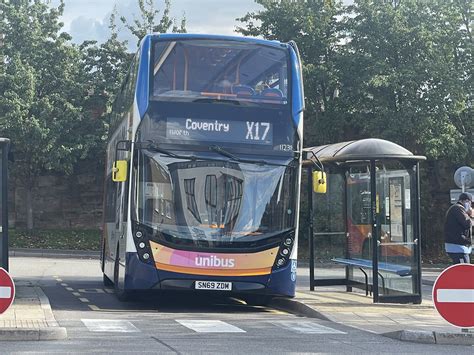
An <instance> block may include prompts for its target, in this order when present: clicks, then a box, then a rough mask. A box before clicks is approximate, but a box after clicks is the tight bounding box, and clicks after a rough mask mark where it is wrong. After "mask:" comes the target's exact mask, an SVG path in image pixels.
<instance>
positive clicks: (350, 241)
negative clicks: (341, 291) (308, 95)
mask: <svg viewBox="0 0 474 355" xmlns="http://www.w3.org/2000/svg"><path fill="white" fill-rule="evenodd" d="M304 154H305V155H304V163H303V166H304V167H305V168H306V171H307V176H308V182H309V183H308V213H309V216H310V217H311V218H310V223H309V228H308V229H309V245H310V255H309V257H310V270H309V271H310V289H311V290H314V288H315V287H316V286H334V285H344V286H346V290H347V291H352V290H353V288H354V287H355V288H361V289H363V290H365V292H366V295H369V294H372V295H373V301H374V302H376V303H379V302H380V303H382V302H390V303H421V257H420V244H421V243H420V239H421V233H420V185H419V184H420V181H419V162H420V161H421V160H424V159H426V158H425V157H423V156H415V155H413V154H412V153H411V152H410V151H408V150H407V149H405V148H403V147H401V146H399V145H397V144H395V143H392V142H389V141H386V140H381V139H373V138H372V139H362V140H357V141H350V142H342V143H337V144H331V145H324V146H319V147H311V148H306V149H305V152H304ZM318 170H319V171H321V170H324V172H325V173H326V176H325V177H324V176H323V175H321V173H320V172H318ZM315 171H316V172H315ZM313 184H314V186H313ZM321 185H325V189H326V192H325V193H315V189H316V190H318V189H319V190H321V189H320V188H319V187H320V186H321ZM323 190H324V189H323ZM319 192H321V191H319Z"/></svg>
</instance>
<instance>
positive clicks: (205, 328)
mask: <svg viewBox="0 0 474 355" xmlns="http://www.w3.org/2000/svg"><path fill="white" fill-rule="evenodd" d="M176 322H178V323H179V324H181V325H183V326H185V327H186V328H189V329H191V330H194V331H195V332H196V333H246V331H245V330H243V329H240V328H238V327H236V326H234V325H231V324H229V323H226V322H223V321H220V320H206V319H176Z"/></svg>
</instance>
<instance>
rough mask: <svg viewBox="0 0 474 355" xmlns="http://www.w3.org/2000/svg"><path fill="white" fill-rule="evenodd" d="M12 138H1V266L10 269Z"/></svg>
mask: <svg viewBox="0 0 474 355" xmlns="http://www.w3.org/2000/svg"><path fill="white" fill-rule="evenodd" d="M9 145H10V140H9V139H7V138H0V147H1V149H2V157H1V159H2V161H1V172H0V173H1V175H2V179H1V186H0V188H1V196H2V201H1V202H0V203H1V207H2V208H1V210H2V217H1V218H2V225H1V237H2V240H1V242H0V258H1V260H0V267H2V268H4V269H5V270H6V271H8V148H9Z"/></svg>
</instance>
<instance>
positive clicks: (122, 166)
mask: <svg viewBox="0 0 474 355" xmlns="http://www.w3.org/2000/svg"><path fill="white" fill-rule="evenodd" d="M112 181H115V182H124V181H127V161H126V160H117V161H116V162H115V163H114V166H113V168H112Z"/></svg>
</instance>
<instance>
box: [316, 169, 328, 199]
mask: <svg viewBox="0 0 474 355" xmlns="http://www.w3.org/2000/svg"><path fill="white" fill-rule="evenodd" d="M326 182H327V180H326V173H325V172H324V171H313V191H314V192H316V193H317V194H325V193H326V189H327V183H326Z"/></svg>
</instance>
